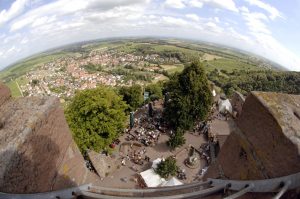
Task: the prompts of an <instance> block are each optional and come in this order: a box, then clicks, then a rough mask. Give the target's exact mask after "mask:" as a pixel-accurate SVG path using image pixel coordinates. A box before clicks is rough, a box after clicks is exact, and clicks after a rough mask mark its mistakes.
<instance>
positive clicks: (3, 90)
mask: <svg viewBox="0 0 300 199" xmlns="http://www.w3.org/2000/svg"><path fill="white" fill-rule="evenodd" d="M10 97H11V93H10V90H9V88H7V87H6V86H5V85H3V84H1V83H0V106H1V105H2V104H4V102H5V101H7V100H8V99H9V98H10Z"/></svg>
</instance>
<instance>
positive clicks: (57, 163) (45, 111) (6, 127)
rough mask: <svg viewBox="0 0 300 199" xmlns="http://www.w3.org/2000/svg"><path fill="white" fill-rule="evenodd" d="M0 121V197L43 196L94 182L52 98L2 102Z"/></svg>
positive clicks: (59, 108) (56, 102) (94, 178)
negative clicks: (30, 194)
mask: <svg viewBox="0 0 300 199" xmlns="http://www.w3.org/2000/svg"><path fill="white" fill-rule="evenodd" d="M6 96H7V95H6ZM0 99H3V98H0ZM6 99H7V98H6ZM0 119H1V121H2V127H1V128H0V192H7V193H36V192H45V191H52V190H58V189H63V188H68V187H73V186H77V185H82V184H87V183H91V182H95V181H97V177H96V175H95V174H93V173H90V171H89V170H88V169H87V168H86V166H85V162H84V159H83V157H82V155H81V153H80V151H79V150H78V148H77V146H76V144H75V143H74V141H73V139H72V136H71V133H70V130H69V128H68V125H67V123H66V120H65V117H64V113H63V110H62V108H61V107H60V103H59V100H58V99H57V98H55V97H26V98H18V99H14V100H6V103H4V104H2V105H1V106H0Z"/></svg>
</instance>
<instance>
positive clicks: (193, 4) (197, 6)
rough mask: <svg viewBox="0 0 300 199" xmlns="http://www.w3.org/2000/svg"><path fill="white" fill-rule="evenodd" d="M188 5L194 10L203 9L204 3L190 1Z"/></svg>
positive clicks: (195, 0)
mask: <svg viewBox="0 0 300 199" xmlns="http://www.w3.org/2000/svg"><path fill="white" fill-rule="evenodd" d="M188 5H189V6H190V7H194V8H202V7H203V2H202V1H201V0H190V1H188Z"/></svg>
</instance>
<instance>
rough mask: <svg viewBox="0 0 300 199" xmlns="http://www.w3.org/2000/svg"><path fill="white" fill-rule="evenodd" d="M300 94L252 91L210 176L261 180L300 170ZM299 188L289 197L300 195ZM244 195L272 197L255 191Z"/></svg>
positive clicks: (208, 176)
mask: <svg viewBox="0 0 300 199" xmlns="http://www.w3.org/2000/svg"><path fill="white" fill-rule="evenodd" d="M299 110H300V96H295V95H286V94H278V93H264V92H252V93H251V94H250V95H249V96H248V97H247V98H246V101H245V104H244V106H243V110H242V113H241V115H240V117H239V118H238V119H237V120H236V122H237V126H238V129H236V130H235V131H234V132H232V133H231V134H230V136H229V137H228V138H227V140H226V142H225V144H224V145H223V147H222V150H221V151H220V153H219V155H218V157H217V160H216V162H215V163H214V164H213V165H212V166H211V167H210V168H209V169H208V172H207V173H206V176H205V177H206V178H223V179H232V180H259V179H269V178H275V177H281V176H286V175H290V174H294V173H297V172H300V156H299V148H300V145H299V135H300V119H299V118H298V117H297V112H298V111H299ZM296 197H297V194H296V193H295V192H293V193H291V194H290V195H289V196H288V198H296ZM244 198H268V195H251V194H248V195H246V196H244Z"/></svg>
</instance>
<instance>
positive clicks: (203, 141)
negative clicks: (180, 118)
mask: <svg viewBox="0 0 300 199" xmlns="http://www.w3.org/2000/svg"><path fill="white" fill-rule="evenodd" d="M213 96H214V105H213V107H212V108H211V112H210V115H209V117H208V118H207V120H206V121H198V122H196V123H195V126H194V129H193V130H191V131H188V132H186V133H185V135H184V137H185V139H186V144H184V145H183V146H181V147H178V148H176V149H174V150H172V149H170V147H169V146H168V145H167V140H168V138H169V137H170V136H171V135H172V134H173V132H172V130H171V129H169V128H168V127H167V126H166V124H165V123H164V121H163V119H162V110H163V104H164V101H163V100H158V101H155V102H151V103H149V104H146V105H144V106H143V107H141V108H139V109H138V110H136V111H135V112H134V113H132V114H131V117H130V128H129V129H127V130H126V131H125V132H124V134H123V135H122V136H121V137H120V138H119V139H117V140H115V141H114V142H113V143H112V144H111V145H110V148H111V149H110V150H111V151H112V152H111V153H105V152H104V153H96V152H94V151H89V152H88V157H89V160H90V162H87V164H88V167H89V168H90V170H91V171H93V172H95V173H96V174H97V175H99V176H100V178H101V181H100V183H99V185H100V186H103V187H112V188H145V187H162V186H176V185H182V184H188V183H193V182H198V181H201V180H202V179H203V177H204V175H205V173H206V171H207V169H208V167H209V165H210V164H211V163H212V162H213V161H215V159H216V157H217V154H218V152H219V151H220V149H221V147H222V145H223V144H224V142H225V140H226V138H227V137H228V136H229V134H230V133H231V132H232V131H234V130H236V128H237V127H236V126H235V122H234V119H235V118H236V117H238V115H239V114H240V113H241V107H242V104H243V103H244V97H243V96H242V95H241V94H239V93H237V92H236V93H235V94H234V95H233V97H232V98H231V99H226V97H225V96H224V95H218V94H216V92H215V91H214V90H213ZM168 157H172V158H174V159H175V160H176V164H177V165H178V166H179V170H178V171H177V174H176V175H175V176H170V177H168V178H163V177H161V176H160V175H158V174H157V173H156V169H157V165H158V164H159V163H160V162H161V161H164V160H165V159H166V158H168Z"/></svg>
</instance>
